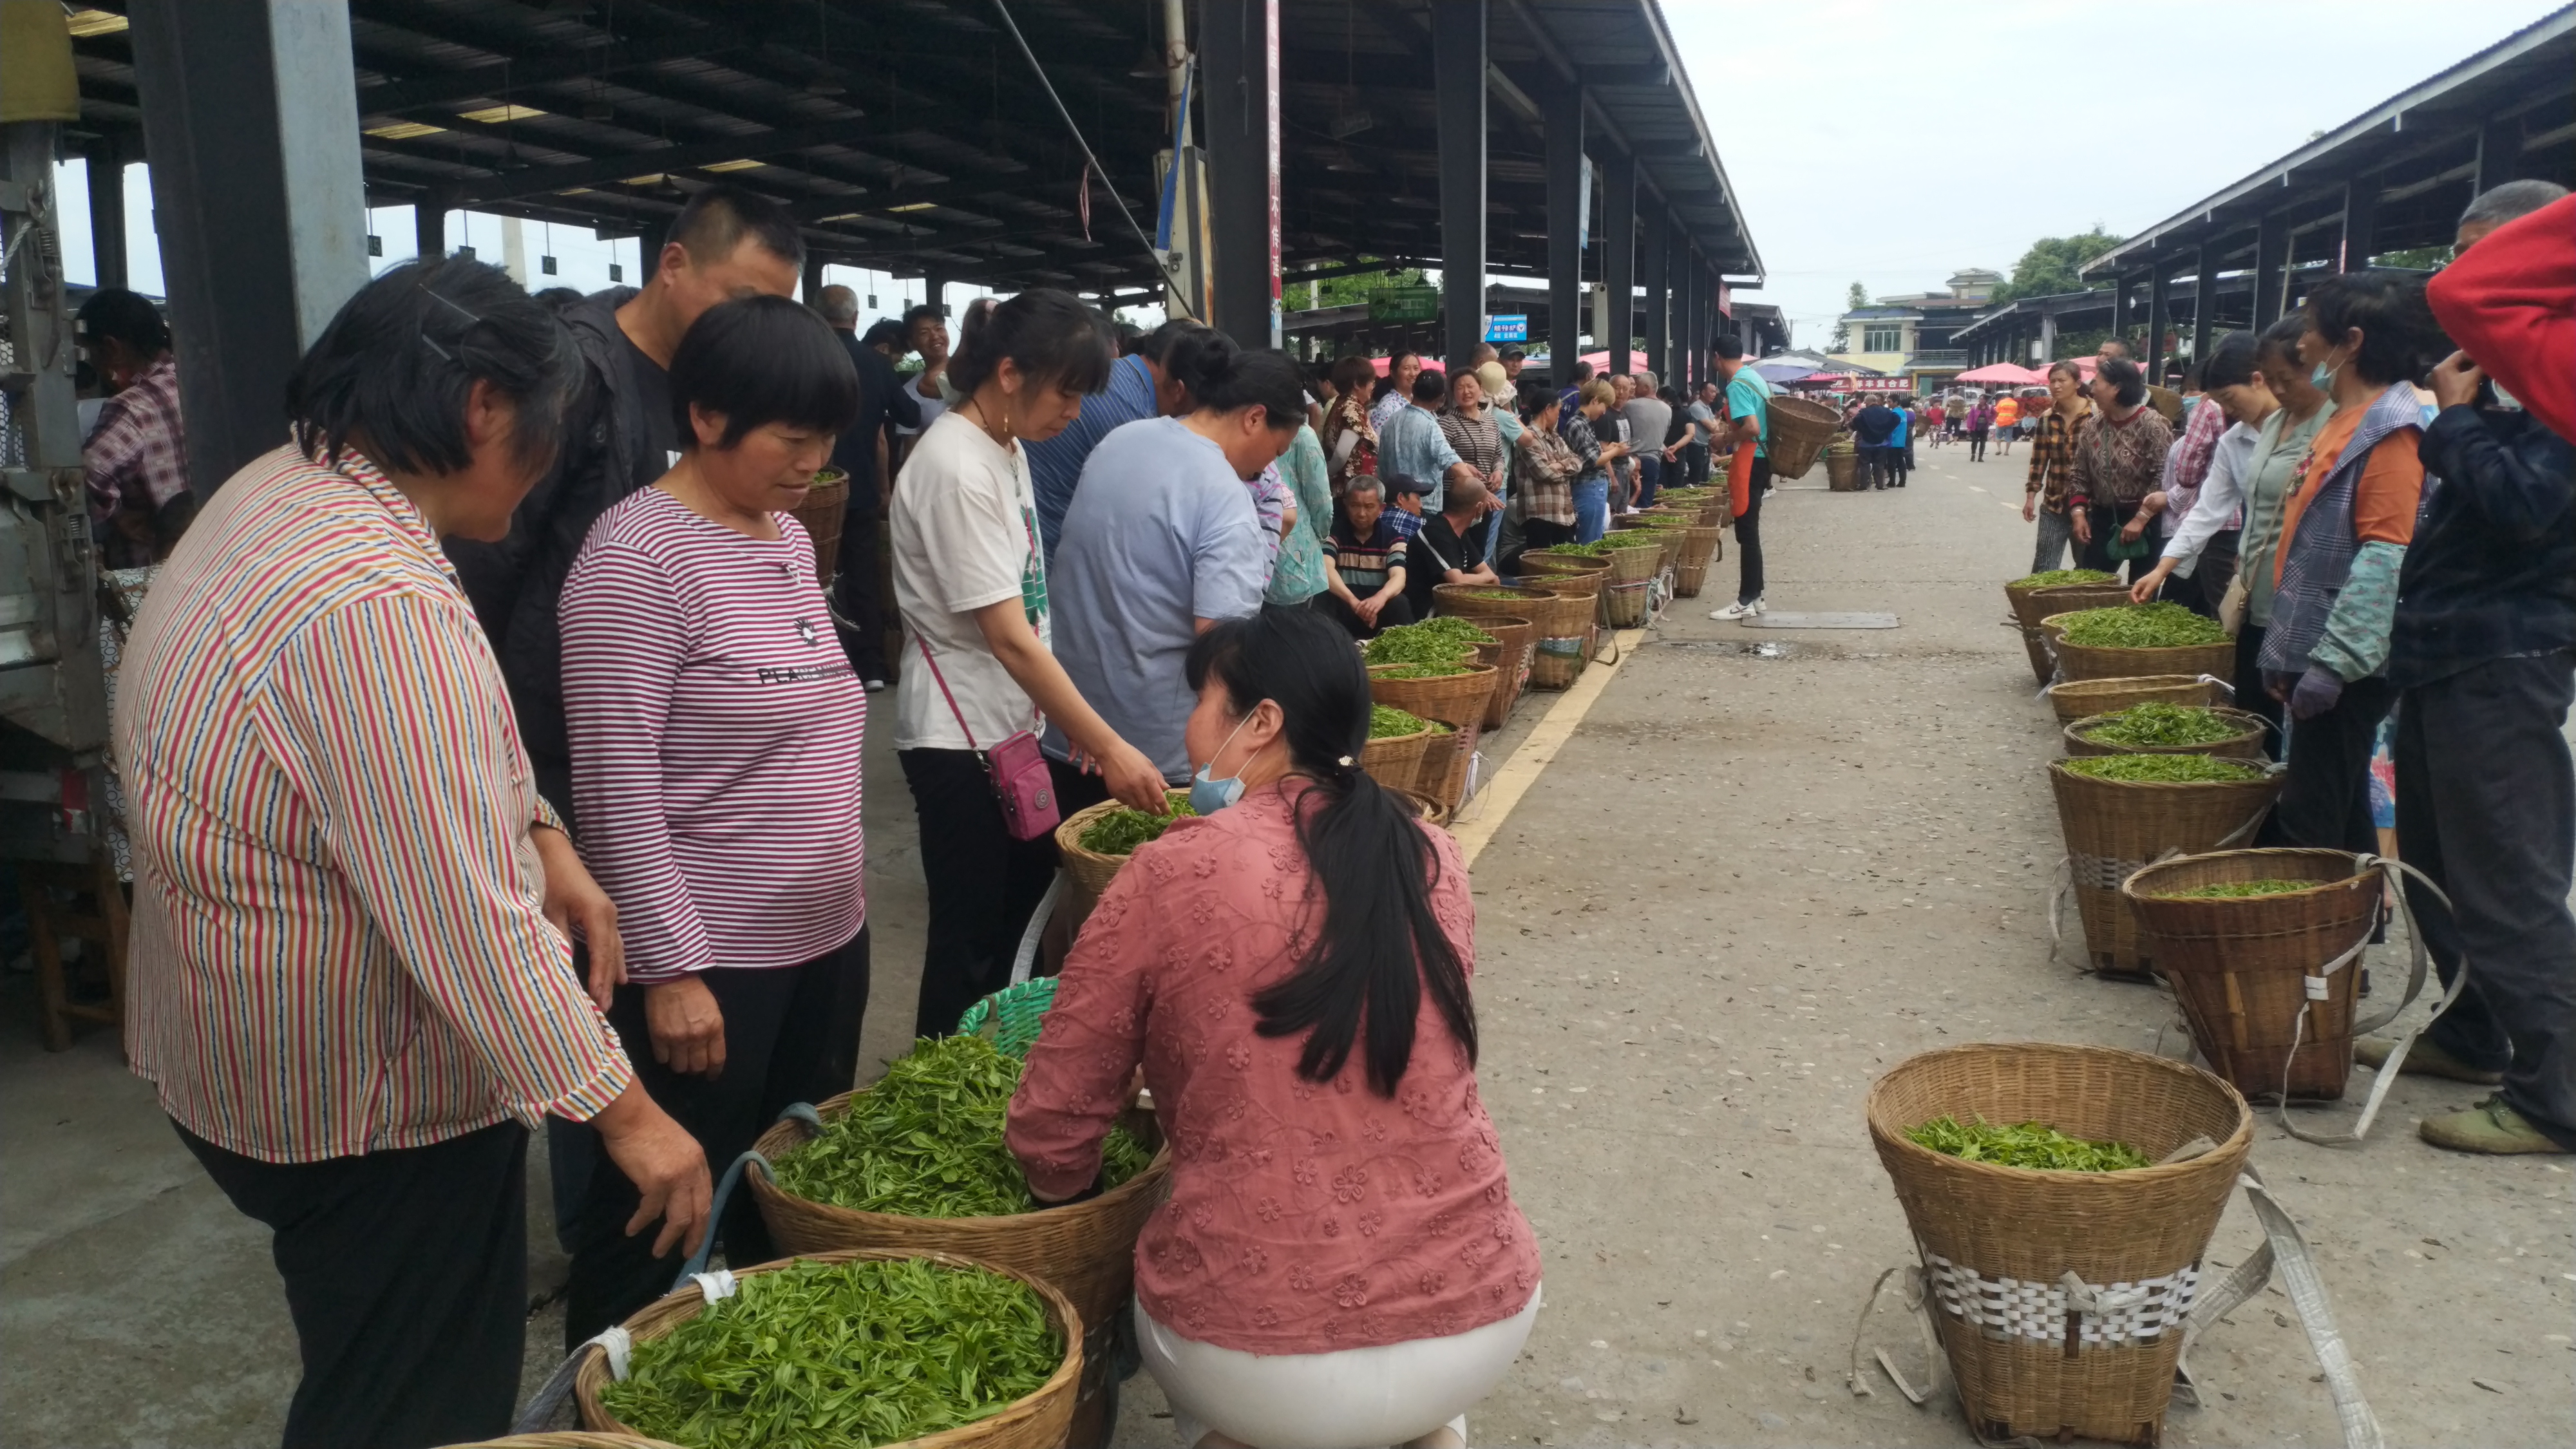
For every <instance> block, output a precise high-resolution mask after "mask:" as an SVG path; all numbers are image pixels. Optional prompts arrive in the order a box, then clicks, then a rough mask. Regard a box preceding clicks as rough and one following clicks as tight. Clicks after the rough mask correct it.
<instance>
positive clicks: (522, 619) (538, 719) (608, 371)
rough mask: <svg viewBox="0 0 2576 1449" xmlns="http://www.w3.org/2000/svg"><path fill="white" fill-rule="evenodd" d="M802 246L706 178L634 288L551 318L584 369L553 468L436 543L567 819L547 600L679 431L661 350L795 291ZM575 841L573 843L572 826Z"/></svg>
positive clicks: (657, 471)
mask: <svg viewBox="0 0 2576 1449" xmlns="http://www.w3.org/2000/svg"><path fill="white" fill-rule="evenodd" d="M804 265H805V243H804V241H803V240H802V239H801V238H800V237H799V236H798V235H797V231H796V222H795V219H794V218H792V217H790V216H789V215H788V214H787V209H786V208H785V207H782V206H780V205H779V204H778V203H776V202H774V201H771V200H768V199H767V198H765V197H761V196H755V195H753V194H752V193H750V192H748V191H743V190H740V189H737V188H735V187H731V186H710V187H708V188H706V189H705V190H703V191H700V192H699V193H698V194H697V195H695V196H693V197H691V198H690V199H689V203H688V205H686V206H684V207H682V208H680V214H679V215H678V216H677V217H676V218H674V219H673V220H672V222H671V232H670V239H669V240H668V241H666V242H664V243H663V245H662V254H661V256H660V258H659V259H658V261H657V262H656V265H655V268H654V272H653V275H652V276H651V277H650V278H649V279H647V280H646V281H645V283H644V285H643V286H642V287H641V288H635V287H612V288H610V289H609V290H607V291H605V292H599V293H596V294H594V295H592V296H589V297H585V298H583V299H582V300H581V301H580V302H579V303H577V304H575V305H573V306H570V307H567V308H565V309H564V312H563V320H564V325H565V326H567V327H569V328H570V329H571V330H572V335H573V341H574V343H575V344H576V345H578V346H579V347H580V349H581V353H582V358H583V360H584V361H585V362H587V363H588V364H589V373H590V385H589V388H588V390H587V391H586V393H585V394H584V396H583V397H582V398H581V399H580V401H578V402H577V403H576V404H575V407H576V409H577V415H576V416H575V417H573V418H570V419H567V420H566V425H565V428H564V445H563V454H562V456H561V457H560V458H559V459H557V460H556V463H555V469H554V472H553V473H551V474H549V475H548V476H547V477H546V479H545V481H544V482H541V483H539V484H538V485H537V487H536V489H535V490H534V491H533V492H531V493H529V494H528V497H527V500H526V501H525V502H523V503H521V504H520V505H519V511H518V514H517V516H515V517H513V518H512V519H511V520H510V536H509V537H508V538H507V539H505V540H503V541H502V542H500V543H492V544H482V543H469V542H466V541H465V540H462V539H453V538H452V539H449V540H448V542H447V552H448V556H449V557H450V558H451V559H453V560H454V561H455V564H456V572H457V576H458V578H459V580H460V581H461V582H462V583H463V584H464V586H465V593H466V597H468V598H470V599H472V600H473V601H474V612H475V614H476V615H477V616H478V617H479V618H481V619H482V621H483V632H484V633H485V634H487V635H489V636H491V640H492V652H493V653H494V654H495V655H497V656H499V658H500V661H501V675H502V677H503V678H504V679H506V680H507V681H508V682H509V685H510V704H511V707H512V708H513V709H515V710H516V711H517V713H518V716H519V736H520V740H521V742H522V743H523V744H524V745H525V746H526V747H527V751H528V760H529V763H531V764H533V765H534V766H535V767H536V771H537V790H538V793H540V794H542V795H544V796H545V798H546V800H547V801H548V802H549V803H551V804H552V805H553V806H554V807H555V808H556V809H557V810H559V811H561V812H562V813H563V815H564V817H565V818H566V819H567V820H571V819H572V814H573V804H572V759H571V754H570V749H569V746H568V745H567V744H566V742H565V738H564V706H563V635H562V630H561V628H560V626H559V625H558V624H557V622H556V618H555V605H556V602H557V600H558V599H559V597H560V596H561V595H562V593H563V583H564V575H565V574H567V573H569V572H571V570H572V561H573V557H574V556H575V555H576V554H578V553H580V552H581V545H582V542H583V540H585V539H587V538H588V537H589V536H590V526H591V525H592V524H594V523H596V522H598V521H599V515H601V514H603V513H605V512H607V511H608V509H609V505H611V504H613V503H615V502H617V501H618V500H619V499H621V498H624V497H625V496H626V495H627V494H629V493H632V492H634V491H635V490H637V489H639V488H645V487H649V486H651V485H652V483H653V481H654V480H655V479H657V478H659V477H661V476H662V475H663V474H664V473H667V472H669V471H670V470H671V465H672V464H673V463H675V462H677V461H678V460H679V456H680V437H679V425H678V423H677V422H676V421H675V420H674V419H673V417H672V413H671V374H670V367H671V355H672V354H673V353H675V352H677V351H679V348H680V338H681V335H682V334H684V333H686V332H687V331H688V330H689V324H690V323H692V322H695V321H697V320H698V318H699V316H700V315H701V314H703V313H704V312H705V311H706V310H707V309H708V308H710V307H712V306H714V305H716V304H717V303H718V302H725V301H731V300H732V299H734V298H736V297H749V296H754V295H759V294H763V293H766V294H768V295H770V296H773V297H792V296H794V295H796V283H797V279H798V277H799V276H800V275H801V272H802V269H803V267H804ZM573 824H574V826H575V831H574V838H576V839H578V838H579V822H578V821H574V822H573Z"/></svg>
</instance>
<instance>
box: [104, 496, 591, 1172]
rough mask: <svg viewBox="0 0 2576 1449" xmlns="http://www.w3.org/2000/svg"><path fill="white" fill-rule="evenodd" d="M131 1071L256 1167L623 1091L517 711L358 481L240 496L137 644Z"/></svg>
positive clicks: (410, 522)
mask: <svg viewBox="0 0 2576 1449" xmlns="http://www.w3.org/2000/svg"><path fill="white" fill-rule="evenodd" d="M119 673H120V676H121V678H120V681H119V686H118V689H117V702H116V720H115V729H114V736H113V738H114V749H115V753H116V764H117V768H118V771H119V773H120V774H121V775H122V777H123V779H124V782H125V791H126V797H127V801H128V804H127V818H126V828H127V830H128V831H129V832H130V833H131V834H132V836H133V839H134V876H135V892H134V897H135V899H134V907H135V911H134V937H133V944H132V949H131V972H132V976H131V983H130V989H129V995H128V999H129V1004H130V1014H129V1017H128V1019H127V1021H126V1027H125V1046H126V1054H127V1056H128V1058H129V1059H130V1060H131V1061H132V1063H133V1065H134V1070H135V1071H136V1072H137V1073H138V1074H140V1075H142V1076H144V1077H146V1078H149V1079H150V1080H152V1081H153V1082H155V1083H156V1084H158V1085H159V1087H160V1094H161V1105H162V1106H163V1108H165V1109H166V1110H167V1111H168V1112H169V1113H170V1115H171V1116H172V1117H173V1118H175V1119H177V1121H178V1122H179V1124H180V1125H181V1126H183V1127H186V1128H187V1129H188V1130H189V1131H191V1132H194V1133H196V1134H197V1135H198V1136H200V1137H203V1138H205V1139H206V1140H207V1141H209V1142H212V1143H214V1144H215V1145H217V1146H219V1147H224V1148H228V1149H230V1150H232V1151H234V1152H238V1153H242V1154H244V1155H245V1156H249V1157H255V1158H259V1159H261V1160H262V1161H267V1162H313V1161H318V1160H321V1159H323V1158H329V1157H346V1156H352V1155H355V1154H358V1153H364V1152H380V1151H386V1150H390V1149H396V1148H406V1147H424V1146H427V1145H429V1144H431V1143H434V1142H442V1141H445V1140H447V1139H449V1138H451V1137H457V1136H461V1135H463V1134H465V1133H467V1132H471V1131H474V1130H476V1129H478V1128H482V1127H488V1126H490V1125H492V1124H493V1123H495V1122H499V1121H501V1120H503V1119H504V1118H509V1117H515V1118H517V1119H519V1120H520V1121H522V1122H526V1123H529V1124H530V1125H534V1124H535V1122H536V1120H537V1119H538V1118H539V1117H541V1116H544V1115H546V1114H549V1113H552V1114H554V1115H558V1116H563V1117H569V1118H572V1119H574V1120H577V1121H586V1120H588V1119H589V1118H590V1117H592V1116H594V1115H595V1114H597V1113H598V1112H599V1110H600V1109H601V1108H603V1107H606V1106H607V1105H608V1104H609V1102H610V1101H611V1100H613V1099H614V1098H615V1097H616V1096H617V1094H618V1093H620V1092H622V1091H624V1090H625V1088H626V1085H627V1083H628V1082H629V1081H630V1080H631V1079H632V1078H633V1071H632V1069H631V1068H630V1067H629V1066H628V1065H627V1061H626V1055H625V1053H624V1052H623V1051H622V1050H620V1049H619V1046H618V1041H617V1034H616V1033H615V1032H614V1031H612V1030H610V1029H609V1026H608V1024H607V1022H606V1021H604V1020H602V1019H601V1017H600V1015H599V1012H598V1010H597V1009H596V1008H594V1007H593V1006H592V1005H591V1004H590V1001H589V999H588V998H587V997H585V996H584V995H583V994H582V991H581V985H580V982H579V981H578V980H577V979H576V978H575V977H574V975H573V972H572V946H571V943H570V942H568V941H566V940H565V939H564V938H563V936H562V935H561V934H559V933H558V932H556V930H555V929H554V927H553V926H551V925H549V924H548V923H547V921H546V918H545V912H544V898H545V891H544V882H543V876H542V870H541V867H540V865H539V862H538V859H537V853H536V847H535V845H534V843H533V842H532V841H531V839H530V838H529V831H530V828H531V826H532V825H533V824H535V823H538V822H541V821H542V822H545V823H552V821H553V817H552V813H551V812H550V811H548V810H547V809H546V808H545V805H544V802H542V801H540V800H539V799H538V798H537V793H536V786H535V784H534V782H533V779H532V777H531V773H530V770H529V766H528V757H527V752H526V751H525V750H523V749H522V748H521V747H520V744H519V731H518V726H517V724H516V723H515V721H514V720H513V717H512V715H511V713H510V696H509V691H508V687H507V686H506V685H505V684H503V682H502V680H501V670H500V666H499V664H498V663H497V662H495V661H494V659H493V657H492V649H491V646H490V645H489V644H487V643H486V642H485V641H484V637H483V628H482V626H481V625H480V624H478V623H477V622H476V621H475V617H474V608H473V605H471V604H469V603H468V602H466V598H465V594H464V591H463V590H462V589H460V588H458V587H457V584H456V578H455V574H454V572H453V571H452V570H451V569H450V568H449V567H448V564H447V559H446V556H445V555H444V554H442V553H441V552H440V551H439V547H438V540H437V538H436V536H435V535H434V534H433V533H432V532H431V531H430V528H429V525H428V523H427V522H426V521H425V520H424V519H423V518H422V517H421V515H420V511H419V510H418V509H416V508H414V507H413V506H412V503H411V501H410V500H409V499H407V498H405V497H404V496H403V495H402V494H401V493H400V492H398V491H397V490H396V489H395V488H394V486H393V485H392V484H391V483H389V482H387V481H386V480H385V477H384V475H383V474H381V473H379V472H378V471H376V469H375V468H374V467H373V466H372V465H371V464H369V463H368V462H367V461H366V460H365V459H364V458H360V457H357V456H354V455H352V456H349V457H346V458H344V459H343V460H342V461H341V463H340V465H339V466H338V467H336V468H326V467H324V466H322V465H321V464H319V463H315V462H311V461H309V460H307V459H306V458H304V457H303V456H302V455H301V454H299V453H298V452H296V451H295V450H294V449H293V448H291V447H289V448H280V449H278V450H277V451H275V452H273V453H269V454H266V455H264V456H262V457H259V458H255V459H253V460H251V462H250V463H249V464H248V465H247V466H245V467H244V468H243V469H242V470H241V471H240V472H238V473H236V474H234V475H233V476H232V478H231V480H230V481H229V482H227V483H226V484H225V485H224V487H223V489H222V490H221V491H220V492H218V493H217V494H216V495H215V497H214V500H213V501H212V502H211V503H210V504H209V505H208V506H207V508H206V511H205V512H204V514H203V515H201V516H200V517H199V518H198V519H197V521H196V523H195V524H194V526H192V527H191V528H190V529H189V530H188V533H187V536H186V537H185V538H183V539H182V540H180V543H179V546H178V548H177V550H176V551H175V552H173V553H172V554H171V556H170V561H169V563H168V564H167V565H166V566H164V567H163V569H162V571H161V574H160V577H159V578H158V579H156V580H155V581H154V582H153V585H152V592H151V594H150V595H149V596H148V597H147V598H146V599H145V600H144V603H143V608H142V610H141V613H140V615H139V616H138V617H137V619H136V621H135V625H134V634H133V638H132V640H131V641H130V642H129V643H128V644H127V646H126V653H125V660H124V663H123V665H122V666H121V667H120V670H119Z"/></svg>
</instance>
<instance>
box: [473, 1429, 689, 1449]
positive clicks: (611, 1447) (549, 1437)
mask: <svg viewBox="0 0 2576 1449" xmlns="http://www.w3.org/2000/svg"><path fill="white" fill-rule="evenodd" d="M447 1449H680V1446H679V1445H677V1444H673V1443H670V1442H669V1441H667V1440H662V1439H646V1438H641V1437H639V1436H637V1435H634V1434H593V1433H590V1432H588V1431H587V1430H581V1429H568V1430H560V1431H557V1432H555V1433H550V1434H512V1435H510V1436H509V1437H507V1438H503V1439H477V1440H475V1441H474V1442H473V1443H471V1444H450V1445H448V1446H447Z"/></svg>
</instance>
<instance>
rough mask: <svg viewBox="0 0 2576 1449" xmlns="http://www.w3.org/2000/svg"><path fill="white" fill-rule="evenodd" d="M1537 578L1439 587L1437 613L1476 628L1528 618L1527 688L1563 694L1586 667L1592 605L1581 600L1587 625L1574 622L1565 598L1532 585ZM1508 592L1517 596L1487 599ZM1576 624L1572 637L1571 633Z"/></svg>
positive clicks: (1434, 596)
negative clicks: (1491, 622) (1585, 641)
mask: <svg viewBox="0 0 2576 1449" xmlns="http://www.w3.org/2000/svg"><path fill="white" fill-rule="evenodd" d="M1532 577H1534V576H1531V575H1523V584H1522V585H1503V586H1501V587H1495V586H1491V585H1476V584H1440V585H1437V586H1435V587H1434V588H1433V589H1432V590H1431V597H1432V599H1433V601H1434V603H1433V607H1434V609H1435V610H1436V611H1437V612H1439V613H1443V614H1454V615H1456V616H1458V617H1459V618H1462V619H1474V620H1476V621H1477V622H1478V623H1482V622H1484V621H1485V620H1486V619H1488V618H1493V617H1498V616H1499V617H1508V618H1514V619H1527V620H1528V621H1529V623H1530V664H1529V679H1528V687H1529V688H1532V689H1563V688H1565V687H1566V686H1567V685H1569V684H1572V683H1573V682H1574V675H1575V672H1576V671H1578V670H1580V669H1581V668H1582V664H1583V660H1582V645H1583V640H1582V635H1583V629H1584V627H1585V625H1587V624H1588V623H1589V621H1590V619H1591V617H1592V615H1591V610H1592V601H1591V600H1589V599H1585V600H1583V601H1582V610H1583V613H1582V620H1583V623H1575V622H1574V616H1572V615H1571V614H1569V613H1568V612H1567V611H1566V608H1565V600H1564V598H1563V597H1562V596H1561V595H1559V594H1558V593H1557V591H1555V590H1553V589H1542V588H1538V587H1535V586H1531V585H1530V584H1529V580H1530V579H1531V578H1532ZM1498 593H1509V594H1512V595H1515V597H1512V598H1507V599H1488V598H1481V597H1478V596H1479V595H1483V594H1498ZM1569 625H1572V629H1571V632H1567V629H1568V626H1569Z"/></svg>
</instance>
